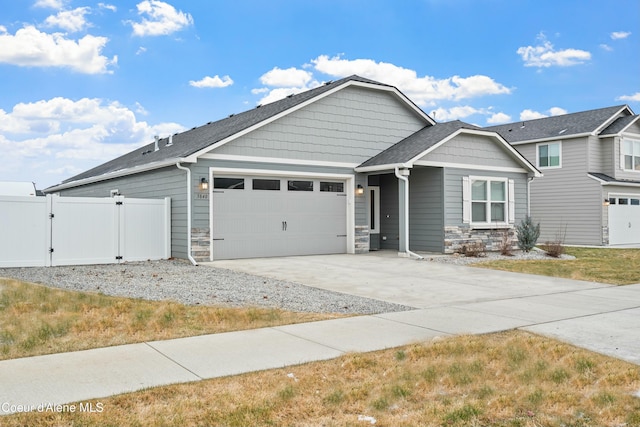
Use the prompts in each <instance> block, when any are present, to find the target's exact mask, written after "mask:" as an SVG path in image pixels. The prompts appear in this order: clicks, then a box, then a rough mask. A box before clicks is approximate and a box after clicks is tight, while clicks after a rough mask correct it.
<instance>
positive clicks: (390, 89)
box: [187, 80, 435, 162]
mask: <svg viewBox="0 0 640 427" xmlns="http://www.w3.org/2000/svg"><path fill="white" fill-rule="evenodd" d="M349 86H359V87H365V88H369V89H376V90H383V91H387V92H392V93H393V94H395V95H396V96H397V97H398V98H399V99H401V100H402V101H404V103H405V104H406V105H407V106H408V107H409V108H411V109H412V110H413V111H414V112H415V113H416V114H417V115H418V116H420V117H421V118H422V119H423V120H425V121H427V122H429V123H431V124H432V125H434V124H435V122H434V121H433V119H432V118H431V117H429V116H428V115H427V114H425V112H424V111H422V110H421V109H420V108H418V106H416V105H415V104H414V103H413V102H411V100H410V99H409V98H407V97H406V96H405V95H404V94H403V93H402V92H400V91H399V90H398V89H397V88H395V87H393V86H381V85H376V84H371V83H363V82H358V81H355V80H348V81H346V82H344V83H343V84H341V85H340V86H336V87H335V88H333V89H330V90H328V91H326V92H324V93H321V94H319V95H316V96H314V97H312V98H310V99H308V100H306V101H304V102H301V103H300V104H298V105H295V106H293V107H290V108H288V109H286V110H284V111H282V112H281V113H278V114H276V115H274V116H271V117H269V118H267V119H265V120H263V121H261V122H258V123H256V124H254V125H253V126H250V127H248V128H246V129H243V130H241V131H240V132H237V133H234V134H233V135H230V136H228V137H227V138H224V139H222V140H220V141H218V142H216V143H213V144H211V145H209V146H207V147H205V148H202V149H200V150H199V151H197V152H195V153H193V154H191V155H190V156H189V157H187V159H189V160H192V161H194V162H195V160H196V159H197V158H199V157H200V156H202V155H203V154H206V153H208V152H210V151H212V150H215V149H216V148H218V147H222V146H223V145H225V144H227V143H228V142H231V141H233V140H235V139H237V138H240V137H241V136H244V135H246V134H248V133H251V132H253V131H254V130H256V129H259V128H261V127H263V126H265V125H267V124H269V123H272V122H274V121H276V120H278V119H280V118H282V117H285V116H287V115H289V114H291V113H293V112H295V111H298V110H300V109H302V108H304V107H306V106H307V105H310V104H313V103H314V102H316V101H319V100H321V99H323V98H326V97H327V96H329V95H332V94H334V93H336V92H338V91H340V90H342V89H345V88H347V87H349Z"/></svg>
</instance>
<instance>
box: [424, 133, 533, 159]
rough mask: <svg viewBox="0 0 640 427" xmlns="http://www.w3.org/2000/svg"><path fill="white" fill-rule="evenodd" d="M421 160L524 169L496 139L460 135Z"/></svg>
mask: <svg viewBox="0 0 640 427" xmlns="http://www.w3.org/2000/svg"><path fill="white" fill-rule="evenodd" d="M420 160H427V161H434V162H451V163H461V164H468V165H483V166H496V167H499V166H503V167H505V166H506V167H522V166H521V165H520V164H519V163H517V162H516V161H515V160H514V159H513V157H512V156H511V155H510V154H509V153H508V152H507V150H506V149H504V148H503V147H501V146H500V145H499V144H498V143H497V142H496V141H495V139H494V138H490V137H487V136H482V135H469V134H462V135H458V136H456V137H455V138H453V139H452V140H450V141H447V142H446V143H445V144H443V145H441V146H440V147H438V148H436V149H435V150H434V151H432V152H431V153H429V154H427V155H426V156H424V157H423V158H422V159H420Z"/></svg>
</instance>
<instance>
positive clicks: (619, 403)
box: [2, 331, 640, 427]
mask: <svg viewBox="0 0 640 427" xmlns="http://www.w3.org/2000/svg"><path fill="white" fill-rule="evenodd" d="M639 390H640V370H639V368H638V366H635V365H632V364H629V363H626V362H622V361H620V360H616V359H612V358H608V357H605V356H602V355H598V354H594V353H590V352H588V351H586V350H581V349H578V348H575V347H573V346H570V345H567V344H562V343H558V342H557V341H554V340H551V339H547V338H544V337H540V336H536V335H533V334H528V333H526V332H521V331H512V332H508V333H500V334H492V335H486V336H461V337H454V338H448V339H444V340H440V341H434V342H430V343H424V344H416V345H412V346H407V347H403V348H398V349H392V350H387V351H381V352H374V353H367V354H350V355H346V356H344V357H341V358H339V359H335V360H331V361H327V362H317V363H311V364H306V365H301V366H296V367H291V368H286V369H278V370H271V371H265V372H258V373H251V374H246V375H241V376H234V377H229V378H222V379H216V380H208V381H203V382H198V383H193V384H184V385H175V386H168V387H159V388H155V389H151V390H147V391H143V392H138V393H131V394H126V395H121V396H117V397H113V398H108V399H101V400H97V401H93V403H94V406H95V405H96V404H97V403H101V404H102V405H103V408H104V410H103V412H102V413H96V414H88V413H63V414H37V413H31V414H17V415H12V416H8V417H4V418H3V419H2V421H3V425H5V426H7V427H11V426H25V425H29V426H34V425H38V426H87V427H91V426H227V427H233V426H367V425H372V424H371V423H372V420H373V419H375V420H376V425H378V426H504V427H517V426H523V427H524V426H528V427H537V426H566V427H569V426H574V427H577V426H585V427H586V426H594V427H595V426H626V427H633V426H636V427H637V426H640V398H638V397H634V396H633V395H632V394H633V393H637V392H638V391H639Z"/></svg>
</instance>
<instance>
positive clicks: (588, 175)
mask: <svg viewBox="0 0 640 427" xmlns="http://www.w3.org/2000/svg"><path fill="white" fill-rule="evenodd" d="M587 177H588V178H591V179H593V180H594V181H597V182H599V183H600V185H602V186H605V185H613V186H620V187H638V188H640V182H638V183H635V182H620V181H613V182H612V181H605V180H603V179H600V178H598V177H596V176H593V175H591V174H590V173H588V174H587Z"/></svg>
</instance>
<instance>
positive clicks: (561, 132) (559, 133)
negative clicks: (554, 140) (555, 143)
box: [558, 129, 567, 135]
mask: <svg viewBox="0 0 640 427" xmlns="http://www.w3.org/2000/svg"><path fill="white" fill-rule="evenodd" d="M566 131H567V130H566V129H562V130H561V131H560V132H558V135H562V134H563V133H565V132H566Z"/></svg>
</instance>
